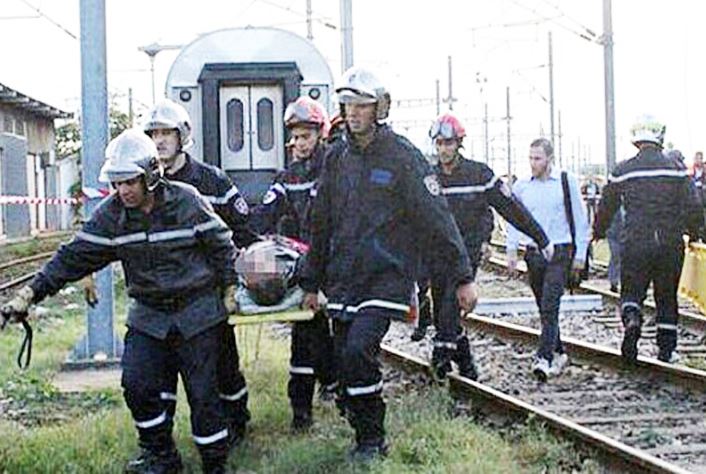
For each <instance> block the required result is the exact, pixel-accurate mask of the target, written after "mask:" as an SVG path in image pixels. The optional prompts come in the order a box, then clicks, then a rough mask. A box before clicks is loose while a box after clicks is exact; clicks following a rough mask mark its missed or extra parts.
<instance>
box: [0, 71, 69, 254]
mask: <svg viewBox="0 0 706 474" xmlns="http://www.w3.org/2000/svg"><path fill="white" fill-rule="evenodd" d="M71 117H72V114H71V113H68V112H64V111H63V110H59V109H57V108H55V107H52V106H50V105H47V104H45V103H43V102H40V101H38V100H35V99H32V98H31V97H28V96H26V95H24V94H22V93H21V92H18V91H16V90H14V89H12V88H10V87H7V86H5V85H3V84H0V240H3V239H7V238H15V237H21V236H27V235H31V234H33V233H37V232H41V231H46V230H57V229H58V228H59V226H60V216H61V212H62V210H61V208H60V205H58V204H47V203H46V201H45V198H56V197H59V196H60V195H61V194H63V193H62V188H65V187H67V186H70V185H71V184H72V183H68V184H67V183H61V182H60V180H59V173H58V167H57V163H56V156H55V151H54V150H55V142H56V133H55V127H54V120H56V119H68V118H71ZM32 198H34V201H30V199H32ZM37 198H39V199H37ZM30 203H31V204H30Z"/></svg>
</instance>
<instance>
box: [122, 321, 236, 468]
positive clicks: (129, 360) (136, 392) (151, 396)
mask: <svg viewBox="0 0 706 474" xmlns="http://www.w3.org/2000/svg"><path fill="white" fill-rule="evenodd" d="M225 326H226V323H225V322H223V323H220V324H218V325H217V326H214V327H211V328H209V329H207V330H205V331H202V332H201V333H199V334H197V335H195V336H193V337H192V338H190V339H188V340H185V339H184V338H183V336H182V335H181V334H180V333H179V332H178V331H176V330H173V331H170V332H169V334H168V335H167V338H166V339H164V340H161V339H156V338H154V337H151V336H148V335H147V334H144V333H142V332H140V331H137V330H134V329H131V328H130V329H128V332H127V334H126V335H125V352H124V354H123V358H122V369H123V375H122V387H123V394H124V396H125V402H126V403H127V406H128V408H129V409H130V412H131V413H132V417H133V419H134V421H135V425H136V426H137V431H138V433H139V442H140V446H141V447H142V448H144V449H149V450H155V451H159V450H163V449H168V448H171V447H172V446H173V441H172V435H171V429H172V424H173V421H172V417H171V416H169V414H168V409H169V401H167V400H165V399H164V397H163V396H162V392H163V390H164V387H165V382H166V381H165V376H169V375H171V372H170V370H171V368H172V367H177V369H178V372H179V374H181V377H182V380H183V381H184V387H185V389H186V396H187V398H188V400H189V406H190V407H191V429H192V435H193V439H194V442H195V443H196V445H197V447H198V449H199V452H200V454H201V457H202V459H203V460H204V461H205V462H209V461H214V460H224V459H225V458H226V457H227V453H228V436H229V433H228V428H227V426H226V421H225V416H224V407H223V403H222V400H221V399H220V397H219V396H218V358H219V347H220V344H221V340H222V337H223V331H224V330H225Z"/></svg>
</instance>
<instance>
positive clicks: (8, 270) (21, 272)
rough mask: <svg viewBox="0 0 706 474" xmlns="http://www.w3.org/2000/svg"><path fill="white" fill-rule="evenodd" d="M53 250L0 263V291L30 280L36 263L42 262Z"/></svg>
mask: <svg viewBox="0 0 706 474" xmlns="http://www.w3.org/2000/svg"><path fill="white" fill-rule="evenodd" d="M53 254H54V252H42V253H38V254H36V255H30V256H28V257H22V258H18V259H15V260H11V261H8V262H4V263H2V264H0V293H4V292H7V291H9V290H11V289H13V288H15V287H17V286H20V285H22V284H24V283H26V282H28V281H29V280H31V279H32V278H33V277H34V275H35V273H36V271H37V267H38V266H41V265H38V264H42V263H44V262H45V261H46V260H47V259H49V258H50V257H51V256H52V255H53Z"/></svg>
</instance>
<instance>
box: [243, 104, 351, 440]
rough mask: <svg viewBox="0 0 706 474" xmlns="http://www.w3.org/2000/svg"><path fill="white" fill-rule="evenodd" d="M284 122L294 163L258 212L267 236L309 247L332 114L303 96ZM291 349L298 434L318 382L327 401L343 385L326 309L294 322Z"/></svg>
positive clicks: (291, 387)
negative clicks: (311, 216)
mask: <svg viewBox="0 0 706 474" xmlns="http://www.w3.org/2000/svg"><path fill="white" fill-rule="evenodd" d="M284 124H285V126H286V127H287V129H288V130H289V133H290V135H291V137H292V139H291V141H292V142H293V146H292V151H291V160H292V161H291V162H290V163H289V165H288V166H287V168H286V169H285V170H284V171H282V172H280V173H279V174H278V175H277V176H276V177H275V179H274V182H273V183H272V185H271V186H270V189H269V190H268V191H267V193H266V194H265V196H264V198H263V201H262V204H261V205H260V206H258V207H257V208H256V209H255V211H254V214H255V216H256V220H257V221H258V226H259V229H258V230H260V231H261V232H263V233H275V234H279V235H284V236H287V237H290V238H293V239H296V240H298V241H300V242H304V243H308V242H309V240H310V237H309V222H308V220H309V211H310V206H311V203H312V201H313V199H314V197H315V196H316V179H317V178H318V176H319V173H320V171H321V166H322V163H323V159H324V154H325V153H326V149H327V146H326V145H325V140H326V137H327V134H328V128H329V121H328V114H327V113H326V111H325V110H324V108H323V106H322V105H321V104H319V103H318V102H316V101H315V100H313V99H310V98H309V97H305V96H302V97H299V98H298V99H297V100H296V101H294V102H292V103H291V104H289V105H288V106H287V109H286V110H285V112H284ZM291 350H292V354H291V360H290V367H289V374H290V379H289V387H288V390H287V391H288V394H289V399H290V402H291V405H292V413H293V418H292V430H293V431H295V432H301V431H306V430H307V429H308V428H309V427H310V426H311V424H312V411H311V409H312V401H313V397H314V389H315V385H316V380H318V381H319V383H320V393H321V396H322V398H324V399H327V398H328V399H332V398H333V393H334V391H335V389H336V385H337V384H336V375H335V373H334V368H333V337H332V335H331V328H330V325H329V320H328V317H327V316H326V312H325V311H319V312H317V313H316V314H315V315H314V318H313V319H312V320H310V321H299V322H295V323H294V324H293V326H292V346H291Z"/></svg>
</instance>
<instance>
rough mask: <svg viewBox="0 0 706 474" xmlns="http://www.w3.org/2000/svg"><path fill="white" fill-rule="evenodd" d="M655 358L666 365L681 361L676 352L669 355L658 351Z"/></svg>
mask: <svg viewBox="0 0 706 474" xmlns="http://www.w3.org/2000/svg"><path fill="white" fill-rule="evenodd" d="M657 358H658V359H659V360H661V361H662V362H665V363H667V364H676V363H678V362H679V361H680V360H681V357H680V356H679V354H677V352H676V351H672V352H669V353H667V352H663V351H659V354H658V355H657Z"/></svg>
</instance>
